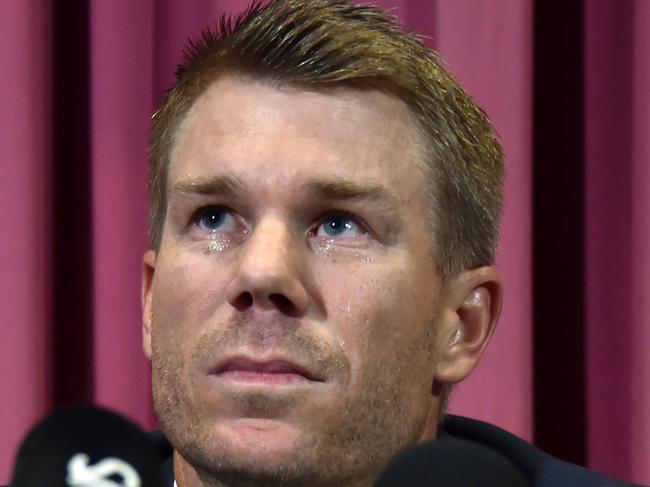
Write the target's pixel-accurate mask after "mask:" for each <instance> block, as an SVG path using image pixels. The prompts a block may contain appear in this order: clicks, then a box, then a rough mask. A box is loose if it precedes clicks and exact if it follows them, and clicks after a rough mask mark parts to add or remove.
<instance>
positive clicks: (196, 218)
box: [188, 204, 239, 233]
mask: <svg viewBox="0 0 650 487" xmlns="http://www.w3.org/2000/svg"><path fill="white" fill-rule="evenodd" d="M208 210H213V211H222V212H224V213H226V214H227V215H229V216H230V217H231V218H233V220H235V221H236V222H237V223H239V221H238V220H239V219H238V218H237V214H236V213H235V212H234V211H233V210H232V209H231V208H229V207H227V206H225V205H219V204H207V205H203V206H199V207H198V208H196V209H195V210H194V211H193V212H192V215H191V216H190V221H189V223H188V226H189V227H196V228H199V229H201V230H202V231H204V232H207V233H210V230H207V229H204V228H203V229H202V228H200V227H201V218H202V217H203V215H204V214H205V213H206V212H207V211H208ZM216 232H217V233H218V232H219V231H216Z"/></svg>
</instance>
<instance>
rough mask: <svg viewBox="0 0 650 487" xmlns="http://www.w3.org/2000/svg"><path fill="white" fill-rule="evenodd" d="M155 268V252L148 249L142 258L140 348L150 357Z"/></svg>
mask: <svg viewBox="0 0 650 487" xmlns="http://www.w3.org/2000/svg"><path fill="white" fill-rule="evenodd" d="M155 270H156V252H155V251H154V250H148V251H147V252H145V254H144V256H143V258H142V293H141V300H142V349H143V350H144V354H145V355H146V356H147V357H148V358H149V359H151V326H152V322H153V317H152V313H153V308H152V303H151V301H152V298H153V276H154V272H155Z"/></svg>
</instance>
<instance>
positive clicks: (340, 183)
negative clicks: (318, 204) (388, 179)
mask: <svg viewBox="0 0 650 487" xmlns="http://www.w3.org/2000/svg"><path fill="white" fill-rule="evenodd" d="M306 187H307V190H308V191H309V193H311V194H314V195H315V196H318V197H320V198H323V199H330V200H346V201H347V200H368V201H372V202H376V203H380V204H382V205H383V206H386V207H397V206H399V203H400V199H399V198H398V197H397V196H395V195H394V194H393V193H392V192H390V191H389V190H387V189H386V188H384V187H383V186H377V185H372V184H358V183H356V182H352V181H349V180H346V179H332V180H322V181H311V182H309V183H307V185H306Z"/></svg>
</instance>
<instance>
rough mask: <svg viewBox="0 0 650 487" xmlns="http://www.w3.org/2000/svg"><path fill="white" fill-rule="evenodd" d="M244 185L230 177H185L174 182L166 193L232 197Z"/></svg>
mask: <svg viewBox="0 0 650 487" xmlns="http://www.w3.org/2000/svg"><path fill="white" fill-rule="evenodd" d="M243 188H244V184H243V183H242V182H241V181H240V180H239V179H237V178H234V177H231V176H213V177H210V178H202V177H199V178H197V177H186V178H183V179H180V180H178V181H176V182H175V183H174V184H173V185H172V186H171V187H170V188H169V191H168V195H171V194H173V193H182V194H202V195H215V194H219V195H223V196H233V195H235V194H237V193H239V192H241V191H242V190H243Z"/></svg>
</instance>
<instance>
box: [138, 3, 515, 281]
mask: <svg viewBox="0 0 650 487" xmlns="http://www.w3.org/2000/svg"><path fill="white" fill-rule="evenodd" d="M224 73H237V74H243V75H246V76H251V77H253V78H260V79H268V80H270V81H273V82H276V83H286V84H292V85H297V86H308V87H310V88H314V87H315V88H318V87H323V88H324V87H329V86H333V85H337V84H338V85H350V86H359V87H361V88H362V89H363V87H364V86H372V87H373V88H377V87H379V89H384V90H386V91H388V92H390V93H393V94H395V95H396V96H398V97H400V98H401V99H402V100H404V102H406V103H407V105H408V106H409V108H410V110H411V112H412V114H413V116H414V120H415V121H416V125H417V127H418V129H419V131H420V133H421V140H422V141H423V142H424V144H423V145H424V147H425V153H426V156H425V161H424V163H425V164H426V166H428V168H429V169H430V171H429V174H430V182H429V184H428V188H429V192H430V196H431V209H432V214H433V219H434V222H433V228H434V238H433V244H434V253H435V258H436V263H437V265H438V267H439V270H440V272H441V274H442V276H443V278H444V277H449V276H452V275H455V274H457V273H459V272H460V271H462V270H464V269H469V268H474V267H479V266H482V265H489V264H491V263H492V262H493V260H494V255H495V248H496V242H497V237H498V227H499V219H500V212H501V205H502V184H503V152H502V149H501V146H500V145H499V143H498V141H497V138H496V137H495V134H494V131H493V128H492V126H491V124H490V122H489V120H488V118H487V116H486V115H485V113H484V112H483V111H482V110H481V108H480V107H479V106H478V105H477V104H476V103H475V102H474V100H473V99H472V98H471V97H470V96H469V95H468V94H467V93H466V92H465V90H463V88H462V87H461V86H460V85H459V83H458V82H457V81H456V80H455V79H454V78H453V77H452V76H451V75H450V74H449V73H448V72H447V71H446V70H445V69H444V67H443V66H442V64H441V62H440V61H439V59H438V57H437V56H436V54H435V53H434V52H433V51H431V50H430V49H427V48H426V47H425V46H424V45H423V43H422V41H421V39H420V38H419V37H417V36H415V35H413V34H411V33H409V32H407V31H406V30H405V29H404V28H403V27H402V26H400V24H399V23H398V22H397V20H396V18H395V17H393V16H391V15H389V14H387V13H386V12H383V11H382V10H380V9H378V8H376V7H372V6H367V5H366V6H360V5H356V4H353V3H352V2H350V1H347V0H275V1H272V2H270V3H269V4H268V5H266V6H263V5H262V4H261V3H260V2H256V3H254V4H253V5H252V6H251V7H250V8H249V9H248V10H247V11H245V12H244V13H243V14H241V15H240V16H238V17H237V18H234V19H233V18H232V17H225V16H224V17H222V18H221V21H220V23H219V25H218V27H217V28H216V29H215V30H206V31H204V32H203V34H202V36H201V38H200V39H199V40H196V41H191V42H190V44H189V47H188V49H187V50H186V52H185V55H184V59H183V62H182V64H181V65H180V66H179V67H178V69H177V72H176V82H175V84H174V86H173V87H172V88H171V90H170V91H169V92H168V93H167V95H166V97H165V99H164V101H163V103H162V105H161V106H160V108H159V109H158V110H157V111H156V113H155V115H154V117H153V128H152V131H151V143H150V152H149V161H150V166H149V198H150V211H151V213H150V231H149V234H150V241H151V245H152V247H153V248H155V249H158V248H159V246H160V241H161V237H162V229H163V225H164V220H165V213H166V206H167V174H168V168H169V163H170V158H171V153H172V149H173V146H174V140H175V135H176V133H177V131H178V128H179V125H180V123H181V122H182V120H183V119H184V118H185V116H186V115H187V113H188V112H189V110H190V108H191V107H192V105H193V104H194V102H195V101H196V100H197V98H198V97H199V96H200V95H201V94H202V93H203V92H204V91H205V90H206V89H207V87H208V86H210V85H211V84H212V83H214V81H216V79H217V78H218V77H219V76H221V75H223V74H224Z"/></svg>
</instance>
